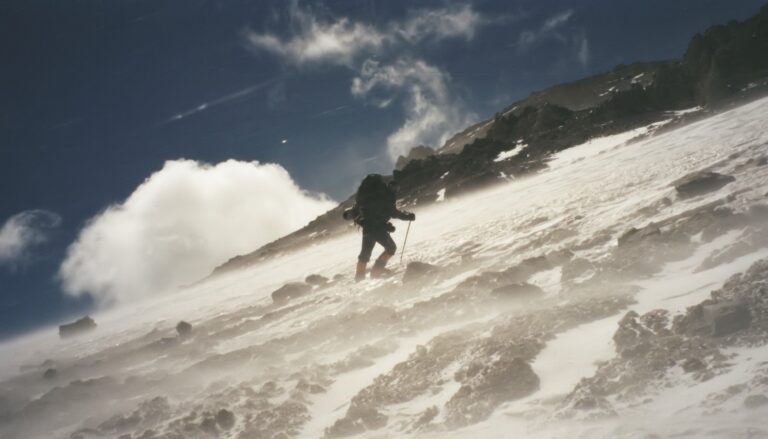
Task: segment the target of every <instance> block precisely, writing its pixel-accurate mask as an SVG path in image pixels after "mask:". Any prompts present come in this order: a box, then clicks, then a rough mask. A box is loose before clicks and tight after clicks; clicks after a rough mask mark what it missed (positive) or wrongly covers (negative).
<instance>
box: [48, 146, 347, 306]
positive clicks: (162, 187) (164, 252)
mask: <svg viewBox="0 0 768 439" xmlns="http://www.w3.org/2000/svg"><path fill="white" fill-rule="evenodd" d="M334 205H335V203H333V202H332V201H331V200H329V199H328V198H326V197H325V196H323V195H315V194H311V193H308V192H306V191H304V190H302V189H301V188H300V187H298V186H297V185H296V183H295V182H294V181H293V180H292V179H291V176H290V175H289V174H288V172H287V171H286V170H285V169H284V168H282V167H281V166H279V165H276V164H261V163H258V162H241V161H235V160H229V161H226V162H223V163H219V164H217V165H207V164H202V163H199V162H195V161H190V160H175V161H168V162H166V163H165V165H164V166H163V168H162V169H161V170H160V171H157V172H156V173H154V174H152V175H151V176H150V177H149V178H147V179H146V180H145V181H144V183H142V184H141V185H140V186H139V187H138V188H136V190H135V191H134V192H133V194H131V195H130V196H129V197H128V199H126V200H125V201H124V202H123V203H120V204H117V205H113V206H110V207H109V208H107V209H106V210H105V211H103V212H102V213H100V214H99V215H97V216H96V217H94V218H92V219H91V220H90V221H89V222H88V224H87V225H86V226H85V227H84V228H83V230H82V231H81V232H80V235H79V237H78V239H77V240H76V241H75V242H74V243H73V244H72V245H71V246H70V247H69V249H68V251H67V256H66V259H65V260H64V262H63V263H62V265H61V267H60V270H59V277H60V279H61V281H62V285H63V288H64V290H65V291H66V292H68V293H69V294H72V295H76V296H77V295H82V294H92V295H93V296H94V297H95V298H97V299H98V300H100V301H101V302H114V301H126V300H130V299H131V298H133V297H136V296H146V295H156V294H161V293H162V292H163V291H164V290H167V289H170V288H174V287H176V286H179V285H181V284H185V283H190V282H193V281H196V280H199V279H200V278H201V277H203V276H205V275H207V274H208V273H210V272H211V270H212V269H213V268H215V267H216V266H217V265H219V264H221V263H222V262H224V261H226V260H228V259H229V258H231V257H232V256H234V255H237V254H243V253H247V252H250V251H253V250H254V249H256V248H258V247H259V246H261V245H263V244H266V243H267V242H269V241H272V240H274V239H275V238H278V237H280V236H282V235H285V234H286V233H289V232H291V231H293V230H296V229H298V228H300V227H302V226H304V225H305V224H306V223H307V222H308V221H310V220H312V219H314V218H315V217H316V216H317V215H319V214H321V213H323V212H325V211H327V210H328V209H330V208H332V207H333V206H334Z"/></svg>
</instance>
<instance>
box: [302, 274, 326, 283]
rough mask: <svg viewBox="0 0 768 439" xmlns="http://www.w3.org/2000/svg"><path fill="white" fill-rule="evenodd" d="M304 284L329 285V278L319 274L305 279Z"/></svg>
mask: <svg viewBox="0 0 768 439" xmlns="http://www.w3.org/2000/svg"><path fill="white" fill-rule="evenodd" d="M304 282H306V283H308V284H310V285H316V286H323V285H325V284H327V283H328V278H327V277H325V276H321V275H319V274H310V275H309V276H307V278H306V279H304Z"/></svg>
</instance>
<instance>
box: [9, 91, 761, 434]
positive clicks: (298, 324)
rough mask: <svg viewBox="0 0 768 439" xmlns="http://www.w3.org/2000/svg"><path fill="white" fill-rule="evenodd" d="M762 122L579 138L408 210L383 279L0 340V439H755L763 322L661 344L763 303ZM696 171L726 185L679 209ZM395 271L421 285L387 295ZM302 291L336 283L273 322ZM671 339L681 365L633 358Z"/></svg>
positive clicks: (328, 258) (194, 292) (221, 281)
mask: <svg viewBox="0 0 768 439" xmlns="http://www.w3.org/2000/svg"><path fill="white" fill-rule="evenodd" d="M766 114H768V99H762V100H757V101H754V102H752V103H749V104H746V105H744V106H742V107H739V108H735V109H732V110H729V111H727V112H724V113H721V114H718V115H714V116H711V117H709V118H706V119H701V120H699V121H697V122H695V123H692V124H689V125H686V126H682V127H678V128H676V129H675V130H671V131H667V132H665V133H662V134H656V135H653V132H654V130H655V128H657V127H658V125H656V126H651V127H645V128H641V129H639V130H633V131H631V132H628V133H623V134H619V135H616V136H610V137H606V138H602V139H593V140H591V141H589V142H587V143H586V144H584V145H580V146H577V147H574V148H571V149H568V150H565V151H562V152H561V153H559V154H557V155H556V156H554V157H553V158H552V160H551V161H550V163H549V164H550V166H549V168H548V169H546V170H544V171H542V172H539V173H537V174H535V175H531V176H528V177H525V178H518V179H515V180H511V181H508V182H505V183H503V184H500V185H498V186H495V187H492V188H490V189H486V190H484V191H481V192H475V193H472V194H469V195H465V196H452V197H450V198H448V199H445V200H444V201H442V202H441V203H437V204H434V205H432V206H430V207H425V208H421V209H417V211H416V214H417V216H418V221H416V222H415V223H413V225H412V227H411V229H410V234H409V237H408V243H407V248H406V249H405V251H406V253H405V255H404V259H403V264H402V265H399V264H398V260H399V255H398V256H397V257H395V258H393V259H392V261H391V268H392V269H393V270H394V272H395V275H394V276H393V277H391V278H389V279H385V280H366V281H364V282H361V283H354V282H352V280H351V274H352V273H351V272H352V270H353V268H354V264H355V255H356V254H357V251H358V246H359V244H360V235H359V233H356V232H353V231H350V233H349V234H346V235H343V236H341V237H338V238H335V239H331V240H328V241H325V242H321V243H318V244H316V245H313V246H310V247H307V248H304V249H302V250H300V251H296V252H292V253H287V254H276V255H274V256H273V257H271V258H270V259H267V260H264V261H262V262H259V263H257V264H254V265H252V266H250V267H246V268H244V269H241V270H239V271H235V272H229V273H226V274H222V275H219V276H216V277H214V278H211V279H209V280H207V281H205V282H202V283H199V284H196V285H193V286H191V287H188V288H184V289H181V290H180V291H178V292H176V293H175V294H172V295H168V296H162V297H154V298H150V299H146V300H144V301H142V302H136V303H132V304H130V305H129V306H124V307H120V308H115V309H112V310H110V311H105V312H102V313H99V314H97V315H95V316H94V319H95V320H96V322H97V323H98V328H97V329H96V330H94V331H91V332H89V333H87V334H84V335H82V336H80V337H77V338H72V339H66V340H58V339H57V338H56V337H55V331H53V330H51V329H47V330H43V331H40V332H39V333H37V334H33V335H30V336H27V337H24V338H21V339H17V340H13V341H11V342H8V343H6V344H4V345H3V346H2V352H3V355H2V358H1V359H0V362H1V364H0V372H2V380H3V381H2V382H0V395H2V396H0V419H2V423H0V437H2V438H6V437H7V438H11V437H82V438H86V437H87V438H100V437H120V435H123V434H128V435H130V437H226V438H241V437H242V438H245V437H308V438H316V437H343V436H355V437H371V438H372V437H377V438H380V437H433V438H438V437H440V438H445V437H483V438H493V437H498V438H503V437H542V438H551V437H583V438H593V437H666V436H675V437H751V436H754V437H758V436H760V435H763V436H765V435H766V434H768V430H766V428H765V427H764V419H765V416H766V415H768V405H766V404H763V405H761V403H760V402H761V401H762V400H763V399H762V398H761V396H760V395H762V396H763V397H764V396H765V394H766V393H767V392H768V347H767V346H766V342H767V341H768V337H766V336H765V333H764V332H761V331H763V329H762V328H767V327H768V320H767V319H766V318H765V317H764V315H763V314H761V312H762V311H759V310H758V309H757V308H755V309H753V310H752V311H751V312H752V322H751V325H750V324H749V323H748V324H747V326H748V328H746V329H744V328H743V326H740V327H739V328H742V329H738V330H737V331H736V332H735V333H733V334H730V335H728V336H724V337H720V338H712V337H709V338H707V337H708V336H705V335H693V334H690V335H689V334H688V333H685V332H681V331H682V330H679V328H683V327H684V326H681V325H682V323H681V322H683V323H684V322H686V321H690V320H691V319H693V318H694V317H695V313H693V311H691V310H690V309H689V307H692V306H694V305H698V304H700V303H701V302H702V301H705V300H707V299H709V298H710V293H711V292H712V291H715V290H719V289H721V288H722V290H721V293H717V294H715V296H717V297H720V296H724V297H725V296H728V295H729V294H737V293H738V294H747V293H748V292H750V291H751V292H752V293H750V294H753V296H754V295H755V294H758V293H756V292H759V291H763V290H762V289H761V288H764V286H765V285H766V284H768V272H765V271H768V270H763V267H765V266H766V264H764V263H763V265H760V264H757V265H756V262H757V261H760V260H763V259H765V258H768V239H766V237H767V236H768V230H766V227H765V224H766V221H765V214H766V210H767V209H768V208H766V205H765V202H766V200H765V197H766V191H768V189H767V188H768V166H766V165H765V156H766V154H768V130H766V123H767V122H766V118H765V115H766ZM640 135H644V136H643V137H641V138H637V137H638V136H640ZM630 139H635V141H633V142H628V140H630ZM519 149H522V148H521V147H519V148H516V149H514V150H513V151H516V150H519ZM702 170H706V171H717V172H719V173H722V174H727V175H731V176H733V177H735V181H733V182H732V183H730V184H728V185H726V186H724V187H722V188H719V189H717V190H714V191H710V192H708V193H704V194H702V195H699V196H696V197H690V198H680V197H678V196H677V194H676V191H675V188H674V185H673V182H675V181H676V180H678V179H680V178H682V177H685V176H688V175H690V174H692V173H694V172H698V171H702ZM405 230H406V228H405V227H398V230H397V232H396V233H394V235H393V238H394V239H395V240H396V242H398V243H402V242H403V238H404V236H405ZM413 261H422V262H427V263H429V264H433V265H434V266H436V267H437V269H435V270H431V271H428V272H426V273H425V274H423V275H422V276H421V277H419V278H416V279H415V280H413V281H409V282H408V283H406V284H403V283H402V282H401V278H402V274H403V271H404V270H405V266H406V264H407V263H409V262H413ZM750 267H753V268H752V269H750ZM748 269H749V270H750V275H749V276H746V277H744V278H733V279H732V280H731V281H728V282H727V283H726V281H727V280H728V279H729V278H730V277H731V276H734V275H738V274H739V273H743V272H745V271H747V270H748ZM310 274H320V275H323V276H325V277H326V278H328V279H333V278H334V276H335V275H342V276H341V277H337V278H336V279H335V280H331V281H330V282H328V283H327V284H323V285H318V286H313V287H312V289H311V291H310V292H309V293H308V294H305V295H303V296H301V297H296V298H294V299H292V300H289V301H287V302H284V303H283V302H281V303H273V301H272V299H271V297H270V294H271V293H272V292H273V291H275V290H276V289H278V288H280V287H281V286H283V285H284V284H286V283H288V282H297V281H298V282H300V281H302V280H303V279H304V278H305V277H306V276H307V275H310ZM740 279H741V280H740ZM718 294H719V295H720V296H718ZM766 294H768V292H767V293H766ZM753 296H750V297H753ZM729 297H730V296H729ZM758 299H759V297H758V296H754V298H753V299H750V300H753V303H760V302H759V300H758ZM660 310H665V311H660ZM634 316H637V317H634ZM676 316H677V318H675V317H676ZM657 317H658V318H657ZM667 317H669V319H671V320H669V321H670V322H671V321H674V322H676V323H664V322H667ZM654 319H655V320H654ZM686 319H687V320H686ZM180 320H184V321H186V322H190V323H191V325H192V331H191V333H190V334H189V335H186V336H181V335H177V334H176V332H175V329H174V328H175V327H176V324H177V323H178V322H179V321H180ZM654 322H656V323H654ZM737 323H739V322H737ZM741 323H744V322H741ZM633 325H634V326H633ZM670 325H671V326H670ZM676 328H677V329H676ZM632 331H636V332H632ZM674 331H677V332H674ZM665 334H667V335H665ZM633 337H637V339H635V338H633ZM642 337H645V338H644V339H643V338H642ZM637 340H640V341H641V342H638V343H637V345H634V344H632V343H635V342H636V341H637ZM642 340H646V341H645V342H642ZM671 341H679V343H681V344H680V346H693V348H691V349H694V350H695V349H700V353H702V356H701V358H698V357H697V358H696V359H693V360H696V361H698V362H699V363H696V361H678V358H680V357H679V356H680V355H683V354H684V352H683V351H679V350H677V351H674V350H673V351H669V352H666V353H663V351H659V350H654V349H656V347H658V346H666V345H665V344H664V343H668V342H671ZM697 343H698V344H697ZM695 346H706V349H704V348H701V347H695ZM630 348H632V349H640V348H645V349H650V351H648V354H647V355H640V356H635V357H633V356H632V355H634V354H632V353H633V352H634V351H632V350H631V349H630ZM660 352H661V353H660ZM690 352H694V351H690ZM695 352H699V351H695ZM705 353H706V355H704V354H705ZM659 355H661V357H658V356H659ZM663 355H669V361H667V362H666V363H665V362H663V361H662V362H661V363H659V364H660V366H658V367H657V368H656V369H653V368H651V367H650V365H649V364H650V363H648V361H651V360H652V359H656V358H665V357H663ZM644 361H645V362H644ZM632 365H636V368H635V369H633V367H635V366H632ZM48 370H55V373H49V372H47V371H48ZM617 371H619V372H622V374H623V375H615V376H614V375H612V374H613V373H616V374H618V373H619V372H617ZM646 372H647V373H646ZM630 375H631V376H632V377H634V378H633V380H632V381H629V378H628V376H630ZM600 386H603V387H600ZM598 388H602V389H604V391H605V392H604V394H599V393H595V389H598ZM747 401H749V402H747ZM222 411H223V412H222ZM230 415H231V416H230ZM142 435H144V436H142ZM163 435H165V436H163ZM126 437H129V436H126Z"/></svg>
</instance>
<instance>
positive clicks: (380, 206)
mask: <svg viewBox="0 0 768 439" xmlns="http://www.w3.org/2000/svg"><path fill="white" fill-rule="evenodd" d="M344 218H346V219H353V220H355V223H357V224H359V225H361V226H362V227H363V229H379V228H386V227H387V223H388V222H389V220H390V219H392V218H397V219H400V220H403V221H408V220H410V219H411V218H413V214H412V213H410V212H406V211H403V210H399V209H398V208H397V205H396V199H395V193H394V192H392V191H387V193H386V194H382V196H380V197H377V198H376V199H375V200H371V201H369V202H367V203H365V204H361V203H359V202H356V203H355V205H354V206H352V208H351V209H347V210H346V211H344Z"/></svg>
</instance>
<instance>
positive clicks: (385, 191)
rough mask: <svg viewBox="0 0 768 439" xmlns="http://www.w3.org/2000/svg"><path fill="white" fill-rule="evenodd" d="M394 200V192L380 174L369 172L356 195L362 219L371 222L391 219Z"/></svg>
mask: <svg viewBox="0 0 768 439" xmlns="http://www.w3.org/2000/svg"><path fill="white" fill-rule="evenodd" d="M394 201H395V199H394V194H393V193H392V191H391V190H390V189H389V187H388V186H387V182H386V181H385V180H384V177H383V176H382V175H380V174H368V175H367V176H366V177H365V178H364V179H363V181H362V182H361V183H360V187H358V188H357V194H356V195H355V202H356V203H357V207H358V209H359V210H360V214H361V215H360V216H361V218H360V219H361V220H362V221H367V222H369V223H374V222H387V221H389V218H390V217H389V214H390V213H391V210H392V207H393V206H394Z"/></svg>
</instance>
